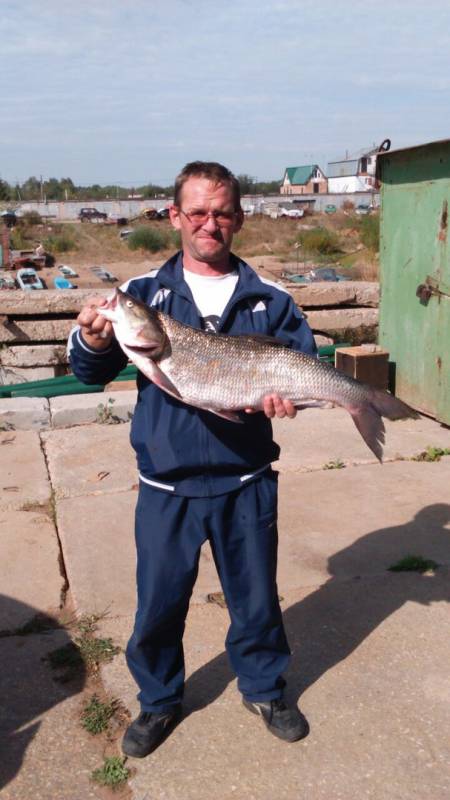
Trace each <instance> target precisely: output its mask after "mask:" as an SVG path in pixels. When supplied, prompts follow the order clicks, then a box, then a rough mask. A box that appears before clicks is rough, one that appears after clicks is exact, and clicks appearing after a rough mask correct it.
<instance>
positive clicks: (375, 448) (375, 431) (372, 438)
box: [347, 403, 385, 464]
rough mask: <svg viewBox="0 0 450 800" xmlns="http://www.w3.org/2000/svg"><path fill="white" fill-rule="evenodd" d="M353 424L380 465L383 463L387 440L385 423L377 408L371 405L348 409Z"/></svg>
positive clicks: (366, 404)
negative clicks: (385, 440)
mask: <svg viewBox="0 0 450 800" xmlns="http://www.w3.org/2000/svg"><path fill="white" fill-rule="evenodd" d="M347 411H349V412H350V414H351V416H352V419H353V422H354V423H355V425H356V427H357V428H358V430H359V432H360V434H361V436H362V438H363V439H364V441H365V443H366V445H367V447H370V449H371V450H372V453H373V454H374V455H375V456H376V457H377V458H378V461H379V462H380V464H381V463H382V461H383V445H384V439H385V436H384V435H385V427H384V422H383V419H382V417H381V416H380V414H379V413H378V411H377V410H376V408H374V407H373V406H372V405H370V404H369V403H365V404H364V405H362V406H358V407H356V408H347Z"/></svg>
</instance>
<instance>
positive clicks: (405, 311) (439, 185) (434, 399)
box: [378, 140, 450, 424]
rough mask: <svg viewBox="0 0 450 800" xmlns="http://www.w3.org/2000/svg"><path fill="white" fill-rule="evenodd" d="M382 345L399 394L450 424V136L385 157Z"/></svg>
mask: <svg viewBox="0 0 450 800" xmlns="http://www.w3.org/2000/svg"><path fill="white" fill-rule="evenodd" d="M378 170H379V178H380V181H381V245H380V267H381V299H380V344H381V345H382V346H383V347H384V348H385V349H386V350H389V353H390V360H391V361H393V362H394V364H395V393H396V395H397V396H398V397H400V398H401V399H402V400H405V401H406V402H407V403H409V404H410V405H412V406H414V408H417V409H419V410H420V411H423V412H425V413H426V414H430V415H431V416H433V417H436V419H438V420H440V421H441V422H444V423H446V424H450V248H449V245H448V224H449V220H448V214H449V204H450V140H447V141H442V142H432V143H430V144H425V145H421V146H419V147H411V148H408V149H405V150H396V151H390V152H387V153H383V154H381V155H379V156H378Z"/></svg>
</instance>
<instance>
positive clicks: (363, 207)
mask: <svg viewBox="0 0 450 800" xmlns="http://www.w3.org/2000/svg"><path fill="white" fill-rule="evenodd" d="M371 211H372V207H371V206H370V205H369V204H368V203H360V204H359V205H357V206H356V208H355V214H360V215H361V214H370V212H371Z"/></svg>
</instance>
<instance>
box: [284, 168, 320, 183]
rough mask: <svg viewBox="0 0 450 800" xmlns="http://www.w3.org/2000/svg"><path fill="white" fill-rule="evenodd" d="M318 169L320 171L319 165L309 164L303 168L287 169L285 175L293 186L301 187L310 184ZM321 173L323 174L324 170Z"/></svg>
mask: <svg viewBox="0 0 450 800" xmlns="http://www.w3.org/2000/svg"><path fill="white" fill-rule="evenodd" d="M316 168H317V169H320V167H319V165H318V164H307V165H306V166H303V167H286V172H285V175H286V173H287V176H288V178H289V182H290V183H291V184H295V185H296V186H301V185H302V184H305V183H308V181H309V179H310V177H311V175H312V174H313V172H314V170H315V169H316ZM320 171H321V172H322V170H320Z"/></svg>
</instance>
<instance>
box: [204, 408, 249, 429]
mask: <svg viewBox="0 0 450 800" xmlns="http://www.w3.org/2000/svg"><path fill="white" fill-rule="evenodd" d="M204 410H205V411H210V412H211V414H215V415H216V416H217V417H222V419H226V420H228V422H239V423H240V424H241V425H242V420H241V418H240V416H239V415H238V414H236V413H235V412H234V411H228V410H225V409H223V408H221V409H220V411H219V410H218V409H217V408H205V409H204Z"/></svg>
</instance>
